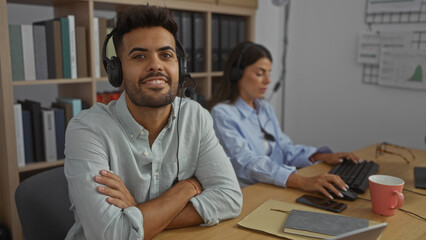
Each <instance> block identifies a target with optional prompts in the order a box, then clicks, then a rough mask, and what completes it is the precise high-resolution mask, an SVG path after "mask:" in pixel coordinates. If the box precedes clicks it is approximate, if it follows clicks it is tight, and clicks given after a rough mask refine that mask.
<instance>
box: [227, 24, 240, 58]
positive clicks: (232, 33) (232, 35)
mask: <svg viewBox="0 0 426 240" xmlns="http://www.w3.org/2000/svg"><path fill="white" fill-rule="evenodd" d="M228 22H229V33H228V34H229V38H228V40H229V49H230V50H229V54H231V51H232V49H233V48H234V47H235V46H237V44H238V22H237V19H236V18H235V17H229V18H228Z"/></svg>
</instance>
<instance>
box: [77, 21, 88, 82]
mask: <svg viewBox="0 0 426 240" xmlns="http://www.w3.org/2000/svg"><path fill="white" fill-rule="evenodd" d="M75 38H76V44H75V45H76V48H77V76H78V77H79V78H83V77H88V76H89V74H88V71H87V66H88V63H87V38H86V28H85V27H80V26H76V30H75Z"/></svg>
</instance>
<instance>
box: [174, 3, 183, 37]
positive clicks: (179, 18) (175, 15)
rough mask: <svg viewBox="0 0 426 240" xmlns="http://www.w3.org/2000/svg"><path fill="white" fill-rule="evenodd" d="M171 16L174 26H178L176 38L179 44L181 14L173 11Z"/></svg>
mask: <svg viewBox="0 0 426 240" xmlns="http://www.w3.org/2000/svg"><path fill="white" fill-rule="evenodd" d="M172 14H173V17H174V18H175V21H176V24H177V25H178V31H177V33H176V38H177V40H178V41H179V42H180V43H182V12H181V11H176V10H173V12H172Z"/></svg>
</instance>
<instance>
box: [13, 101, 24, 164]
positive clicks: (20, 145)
mask: <svg viewBox="0 0 426 240" xmlns="http://www.w3.org/2000/svg"><path fill="white" fill-rule="evenodd" d="M13 110H14V111H13V112H14V118H15V136H16V157H17V160H18V167H23V166H25V149H24V148H25V147H24V132H23V129H22V128H23V125H22V105H21V104H20V103H16V104H14V105H13Z"/></svg>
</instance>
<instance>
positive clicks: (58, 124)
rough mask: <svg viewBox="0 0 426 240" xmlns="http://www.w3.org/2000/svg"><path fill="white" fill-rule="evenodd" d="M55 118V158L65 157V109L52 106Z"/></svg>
mask: <svg viewBox="0 0 426 240" xmlns="http://www.w3.org/2000/svg"><path fill="white" fill-rule="evenodd" d="M52 110H53V111H54V115H55V116H54V118H55V134H56V154H57V157H56V158H57V159H58V160H60V159H64V158H65V153H64V150H65V129H66V125H65V111H64V109H61V108H52Z"/></svg>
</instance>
